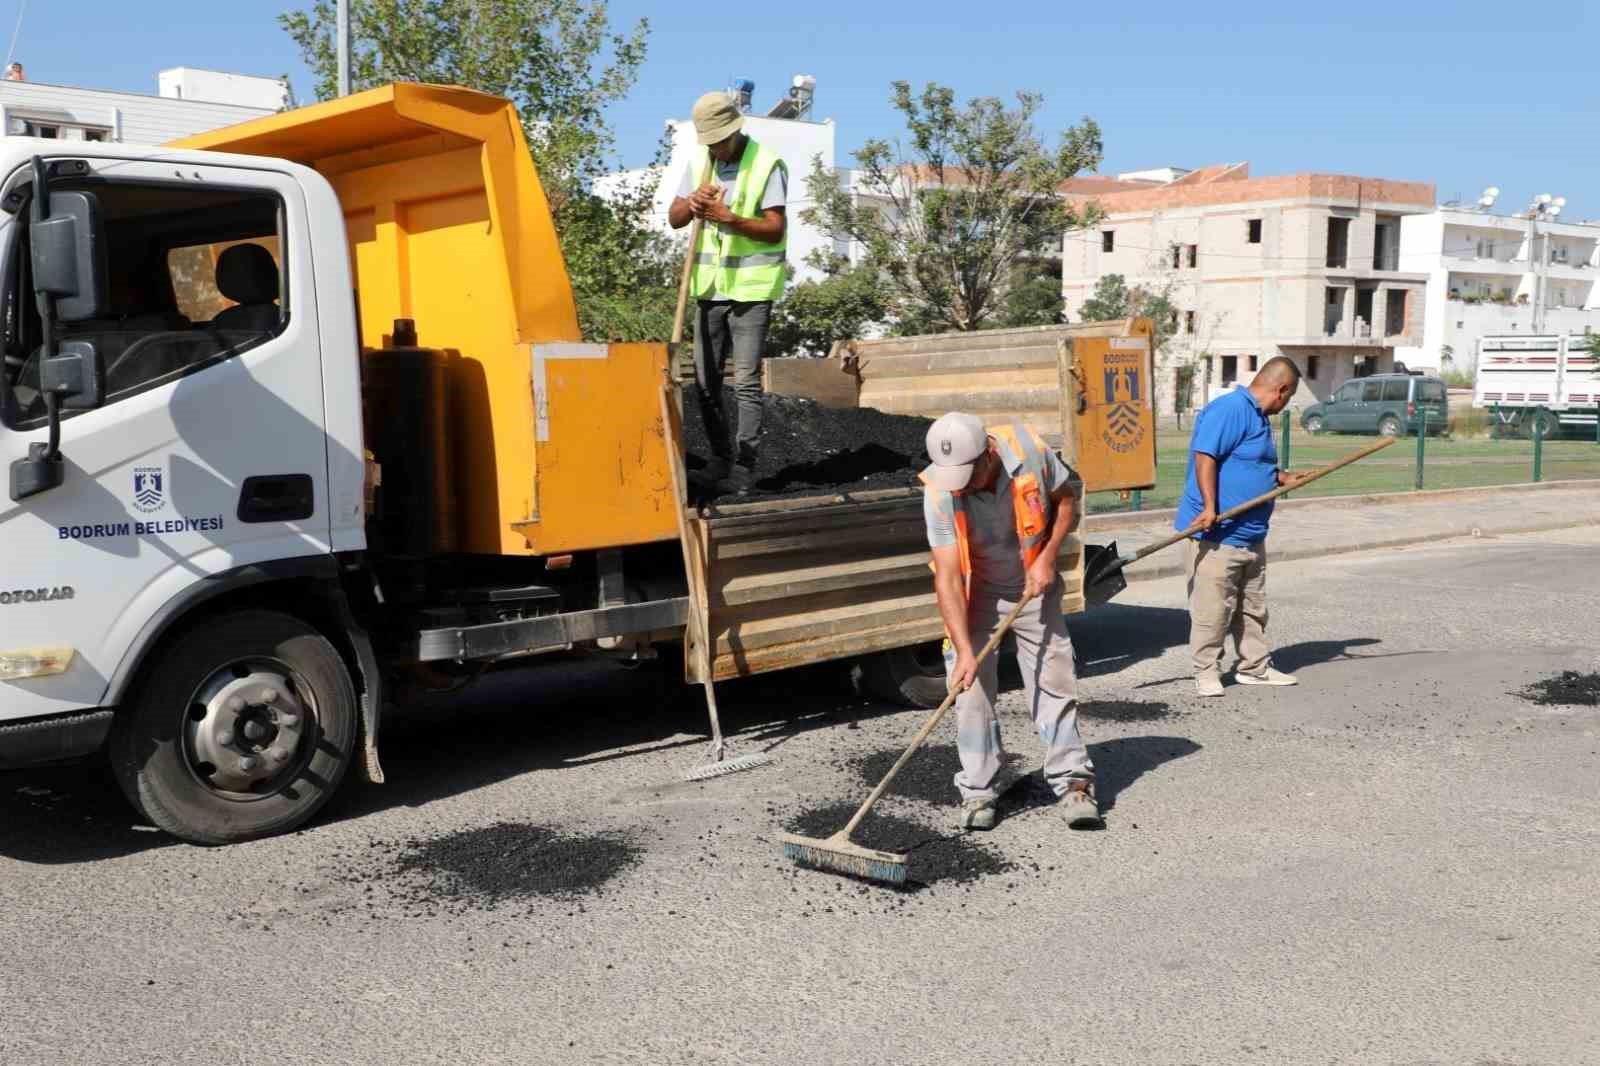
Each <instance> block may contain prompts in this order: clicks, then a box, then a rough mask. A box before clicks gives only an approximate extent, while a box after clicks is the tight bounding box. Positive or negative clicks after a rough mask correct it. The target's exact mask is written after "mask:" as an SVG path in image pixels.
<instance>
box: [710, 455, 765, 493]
mask: <svg viewBox="0 0 1600 1066" xmlns="http://www.w3.org/2000/svg"><path fill="white" fill-rule="evenodd" d="M755 483H756V450H755V449H754V448H752V447H750V446H749V445H748V444H741V445H739V457H738V458H737V459H735V460H734V461H733V467H732V468H731V469H730V470H729V471H728V476H727V477H725V478H723V479H722V480H721V481H718V482H717V491H718V492H719V493H721V494H722V495H724V496H748V495H749V494H750V490H751V489H752V488H754V487H755Z"/></svg>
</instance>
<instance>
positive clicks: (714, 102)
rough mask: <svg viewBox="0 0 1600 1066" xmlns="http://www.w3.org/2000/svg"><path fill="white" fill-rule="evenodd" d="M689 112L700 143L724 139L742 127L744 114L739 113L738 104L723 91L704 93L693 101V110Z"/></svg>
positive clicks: (711, 142) (712, 142)
mask: <svg viewBox="0 0 1600 1066" xmlns="http://www.w3.org/2000/svg"><path fill="white" fill-rule="evenodd" d="M690 114H691V116H692V117H693V119H694V131H695V133H696V134H697V135H698V140H699V141H700V143H701V144H716V143H717V142H718V141H725V140H727V139H728V138H729V137H731V136H733V135H734V134H735V133H738V132H739V131H740V130H741V129H743V128H744V116H743V115H742V114H740V113H739V105H738V104H736V103H734V102H733V97H731V96H729V95H728V94H727V93H725V92H714V93H706V94H705V95H704V96H702V97H701V98H700V99H698V100H696V101H695V102H694V110H693V111H692V112H691V113H690Z"/></svg>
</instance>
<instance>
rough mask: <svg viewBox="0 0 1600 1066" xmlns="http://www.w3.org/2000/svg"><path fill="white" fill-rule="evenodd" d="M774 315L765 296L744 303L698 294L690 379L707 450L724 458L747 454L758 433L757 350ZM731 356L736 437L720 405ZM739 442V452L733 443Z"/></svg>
mask: <svg viewBox="0 0 1600 1066" xmlns="http://www.w3.org/2000/svg"><path fill="white" fill-rule="evenodd" d="M771 317H772V303H771V301H768V300H759V301H752V302H748V303H742V302H737V301H731V300H715V301H713V300H701V301H700V316H699V328H698V330H697V331H696V333H695V335H694V380H695V384H696V385H697V386H699V389H700V417H701V418H702V419H703V420H704V421H705V425H706V436H707V437H708V438H710V441H711V450H712V451H713V452H715V453H716V454H717V456H719V457H720V458H723V459H733V458H735V457H736V456H737V457H739V458H749V457H751V456H753V455H754V454H755V447H756V444H757V442H758V441H760V439H761V352H762V350H763V349H764V348H765V347H766V344H767V323H768V321H769V320H770V318H771ZM730 358H731V359H732V361H733V391H734V394H735V396H737V397H738V401H739V425H738V436H737V439H736V440H735V439H733V438H730V436H729V433H728V413H727V412H726V411H724V410H723V409H722V382H723V377H724V375H725V374H726V372H727V366H728V361H729V359H730ZM735 444H737V445H738V448H737V452H736V451H735V447H734V445H735Z"/></svg>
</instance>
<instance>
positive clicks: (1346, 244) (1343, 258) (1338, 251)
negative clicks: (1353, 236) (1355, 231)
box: [1327, 218, 1350, 270]
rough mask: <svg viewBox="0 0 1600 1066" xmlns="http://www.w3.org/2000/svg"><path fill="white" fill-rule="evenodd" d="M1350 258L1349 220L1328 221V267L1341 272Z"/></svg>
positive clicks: (1333, 219)
mask: <svg viewBox="0 0 1600 1066" xmlns="http://www.w3.org/2000/svg"><path fill="white" fill-rule="evenodd" d="M1349 258H1350V220H1349V219H1348V218H1330V219H1328V260H1327V263H1328V266H1329V267H1330V268H1332V269H1334V270H1343V269H1344V268H1345V265H1346V263H1347V261H1348V260H1349Z"/></svg>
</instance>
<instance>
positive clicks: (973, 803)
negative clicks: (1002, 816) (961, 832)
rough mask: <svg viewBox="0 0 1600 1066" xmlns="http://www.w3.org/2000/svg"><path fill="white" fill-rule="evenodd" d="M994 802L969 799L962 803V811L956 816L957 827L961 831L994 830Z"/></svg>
mask: <svg viewBox="0 0 1600 1066" xmlns="http://www.w3.org/2000/svg"><path fill="white" fill-rule="evenodd" d="M994 811H995V808H994V800H992V799H969V800H962V801H961V811H960V813H959V814H957V815H956V826H957V827H958V828H961V829H985V830H987V829H993V828H994Z"/></svg>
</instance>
